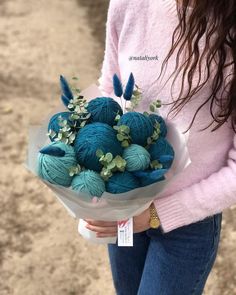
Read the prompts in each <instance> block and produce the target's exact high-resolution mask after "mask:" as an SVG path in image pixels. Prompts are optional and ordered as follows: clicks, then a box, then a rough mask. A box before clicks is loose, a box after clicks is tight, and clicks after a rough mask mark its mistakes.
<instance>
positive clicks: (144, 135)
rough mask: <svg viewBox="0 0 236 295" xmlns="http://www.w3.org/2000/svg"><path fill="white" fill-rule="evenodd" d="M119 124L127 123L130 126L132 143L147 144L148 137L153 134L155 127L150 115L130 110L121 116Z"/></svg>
mask: <svg viewBox="0 0 236 295" xmlns="http://www.w3.org/2000/svg"><path fill="white" fill-rule="evenodd" d="M118 125H127V126H128V127H129V128H130V136H131V140H132V143H135V144H139V145H142V146H145V145H146V144H147V139H148V137H150V136H152V134H153V131H154V128H153V124H152V121H151V120H150V119H149V117H147V116H145V115H143V114H141V113H138V112H129V113H126V114H124V115H123V116H121V118H120V120H119V122H118Z"/></svg>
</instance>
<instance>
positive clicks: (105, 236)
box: [96, 232, 117, 238]
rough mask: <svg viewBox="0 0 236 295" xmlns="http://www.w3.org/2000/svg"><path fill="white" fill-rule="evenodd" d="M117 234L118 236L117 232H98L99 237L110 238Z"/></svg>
mask: <svg viewBox="0 0 236 295" xmlns="http://www.w3.org/2000/svg"><path fill="white" fill-rule="evenodd" d="M116 236H117V233H116V232H114V233H110V234H101V233H97V234H96V237H97V238H109V237H116Z"/></svg>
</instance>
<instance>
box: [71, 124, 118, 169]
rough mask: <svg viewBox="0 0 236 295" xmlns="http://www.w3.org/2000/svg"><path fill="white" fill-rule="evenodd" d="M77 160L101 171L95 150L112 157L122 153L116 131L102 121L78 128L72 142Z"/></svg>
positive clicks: (89, 167) (88, 167)
mask: <svg viewBox="0 0 236 295" xmlns="http://www.w3.org/2000/svg"><path fill="white" fill-rule="evenodd" d="M74 148H75V153H76V157H77V160H78V162H79V163H80V164H81V165H82V166H84V167H86V168H87V169H90V170H95V171H101V169H102V165H101V164H100V162H99V158H98V157H97V156H96V151H97V150H99V149H100V150H102V151H103V153H104V154H106V153H108V152H109V153H112V155H113V157H116V156H117V155H122V153H123V148H122V147H121V144H120V142H119V141H118V140H117V138H116V131H115V130H114V129H113V128H112V127H111V126H109V125H107V124H104V123H91V124H88V125H86V126H85V127H84V128H82V129H80V131H79V132H78V133H77V135H76V138H75V143H74Z"/></svg>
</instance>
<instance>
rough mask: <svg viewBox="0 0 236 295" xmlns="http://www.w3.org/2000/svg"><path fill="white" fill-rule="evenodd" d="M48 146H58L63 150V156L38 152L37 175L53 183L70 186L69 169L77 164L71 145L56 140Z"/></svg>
mask: <svg viewBox="0 0 236 295" xmlns="http://www.w3.org/2000/svg"><path fill="white" fill-rule="evenodd" d="M49 146H53V147H58V148H60V149H62V150H63V151H65V155H64V156H63V157H58V156H52V155H48V154H42V153H39V155H38V162H37V173H38V175H39V176H40V177H41V178H43V179H45V180H47V181H49V182H51V183H53V184H59V185H62V186H66V187H68V186H70V184H71V181H72V177H71V176H70V175H69V169H70V168H71V167H73V166H76V165H77V162H76V157H75V152H74V149H73V147H71V146H70V145H66V144H65V143H63V142H60V141H57V142H53V143H51V144H50V145H49Z"/></svg>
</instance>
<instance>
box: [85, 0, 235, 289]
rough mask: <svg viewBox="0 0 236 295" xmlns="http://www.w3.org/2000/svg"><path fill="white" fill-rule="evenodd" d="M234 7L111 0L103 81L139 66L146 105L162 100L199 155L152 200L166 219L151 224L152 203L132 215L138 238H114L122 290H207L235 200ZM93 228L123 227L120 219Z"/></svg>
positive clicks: (106, 88)
mask: <svg viewBox="0 0 236 295" xmlns="http://www.w3.org/2000/svg"><path fill="white" fill-rule="evenodd" d="M235 15H236V0H217V1H216V0H198V1H194V0H192V1H189V0H182V1H178V2H176V1H175V0H155V1H153V0H139V1H136V0H111V2H110V6H109V10H108V19H107V31H106V33H107V35H106V50H105V56H104V62H103V67H102V75H101V78H100V79H99V82H100V88H101V90H102V91H103V92H104V94H107V95H112V76H113V74H114V73H117V74H118V75H119V76H120V78H121V80H122V81H123V82H125V81H127V79H128V75H129V73H130V72H133V74H134V77H135V79H136V83H137V85H138V86H139V87H140V88H141V89H142V91H143V101H142V103H141V105H140V110H146V109H147V106H148V105H149V104H150V102H151V101H152V100H154V99H157V98H159V99H161V101H162V103H163V106H162V108H161V110H160V112H161V114H162V115H163V116H165V115H166V116H168V118H169V119H170V120H173V121H174V122H175V123H176V124H178V126H179V127H180V128H182V131H183V132H185V131H189V138H188V148H189V154H190V157H191V161H192V163H191V165H189V166H188V167H187V169H186V170H185V171H184V172H182V173H181V174H179V176H178V177H177V178H176V180H175V181H174V182H173V183H172V184H171V185H170V186H168V188H167V189H166V190H165V191H164V192H163V193H162V194H161V195H159V196H157V198H156V199H155V200H154V201H153V205H154V208H155V210H156V213H157V216H158V218H159V221H160V226H159V227H158V228H156V229H155V228H151V226H150V212H151V211H150V209H147V210H145V211H144V212H143V213H142V214H140V215H139V216H135V217H134V219H133V220H134V232H135V234H134V246H133V247H118V246H117V244H114V245H113V244H110V245H109V246H108V250H109V257H110V262H111V269H112V275H113V279H114V285H115V288H116V292H117V294H119V295H133V294H138V295H149V294H150V295H153V294H158V295H190V294H194V295H199V294H202V292H203V289H204V285H205V283H206V280H207V277H208V275H209V273H210V271H211V269H212V267H213V264H214V261H215V258H216V255H217V249H218V244H219V239H220V230H221V219H222V213H221V212H222V211H223V210H224V209H225V208H229V207H230V206H231V205H233V204H235V203H236V135H235V131H236V128H235V126H236V19H235ZM164 69H165V70H164ZM160 78H161V79H160ZM164 78H165V79H164ZM163 79H164V81H163ZM173 115H174V116H173ZM152 212H153V210H152ZM88 228H89V229H91V230H93V231H95V232H97V236H98V237H107V236H116V235H117V228H116V222H104V221H97V220H88Z"/></svg>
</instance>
